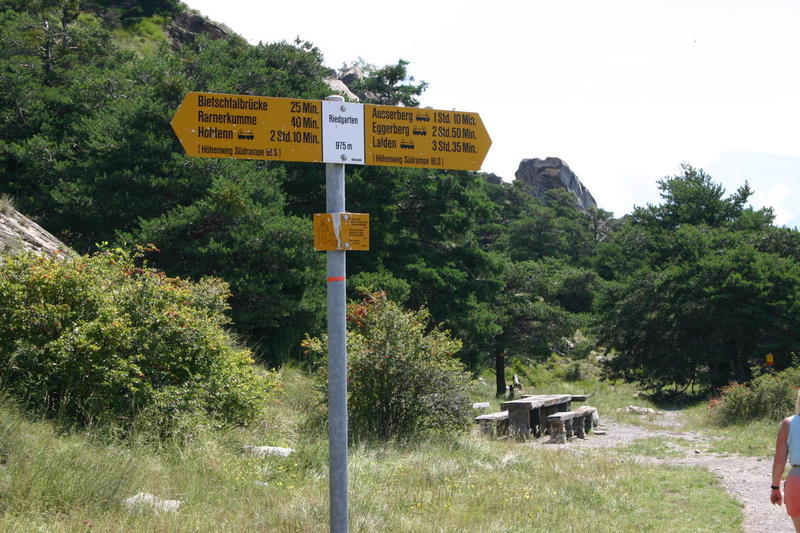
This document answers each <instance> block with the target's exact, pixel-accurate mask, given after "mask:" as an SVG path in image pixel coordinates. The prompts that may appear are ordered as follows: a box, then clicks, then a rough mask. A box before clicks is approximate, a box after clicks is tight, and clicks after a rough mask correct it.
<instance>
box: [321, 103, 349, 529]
mask: <svg viewBox="0 0 800 533" xmlns="http://www.w3.org/2000/svg"><path fill="white" fill-rule="evenodd" d="M343 102H344V98H342V97H341V96H329V97H328V98H327V99H326V101H325V102H323V117H325V118H327V116H328V113H325V111H326V109H325V108H327V107H329V106H330V105H332V104H336V105H338V106H340V110H341V107H345V104H343ZM324 131H325V129H324V128H323V132H324ZM329 131H330V130H329ZM324 137H325V135H324V133H323V145H326V144H329V143H331V141H332V139H327V140H326V139H324ZM326 141H327V142H326ZM331 144H332V143H331ZM334 146H335V145H334ZM346 147H347V146H346V145H345V148H346ZM336 156H338V158H339V161H340V162H338V163H330V162H327V161H329V160H330V159H333V158H335V157H336ZM346 158H347V155H346V154H332V155H331V156H330V157H329V158H327V159H326V164H325V196H326V203H325V209H326V210H327V212H328V213H343V212H344V210H345V209H344V163H345V161H347V159H346ZM327 254H328V449H329V455H330V459H329V462H330V466H329V490H330V496H329V500H330V528H331V529H330V530H331V533H347V530H348V503H347V501H348V498H347V318H346V305H347V277H346V254H347V252H345V251H338V250H337V251H328V252H327Z"/></svg>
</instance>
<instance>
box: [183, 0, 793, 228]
mask: <svg viewBox="0 0 800 533" xmlns="http://www.w3.org/2000/svg"><path fill="white" fill-rule="evenodd" d="M183 1H184V3H186V4H187V5H188V6H189V7H191V8H193V9H196V10H198V11H199V12H200V13H202V14H203V15H205V16H207V17H208V18H210V19H211V20H213V21H216V22H221V23H223V24H225V25H226V26H227V27H229V28H230V29H231V30H233V31H235V32H236V33H238V34H240V35H242V36H243V37H245V38H246V39H247V40H248V41H249V42H251V43H253V44H256V43H258V42H264V43H269V42H275V41H282V40H285V41H288V42H292V41H294V39H295V38H296V37H300V38H301V39H303V40H305V41H310V42H312V43H313V44H314V45H316V46H318V47H319V48H320V50H321V51H322V53H323V55H324V58H325V64H326V65H327V66H328V67H331V68H336V69H340V68H342V66H343V65H349V64H352V63H353V62H354V61H355V60H357V59H359V58H361V59H363V60H364V61H366V62H367V63H370V64H373V65H377V66H383V65H387V64H394V63H396V62H397V61H398V59H405V60H407V61H408V62H409V66H408V70H409V74H411V75H412V76H413V77H414V78H415V79H416V81H426V82H428V83H429V87H428V89H427V90H426V91H425V93H424V94H423V95H422V97H421V99H420V103H421V106H423V107H432V108H434V109H456V110H459V111H470V112H476V113H479V114H480V116H481V119H482V120H483V123H484V125H485V126H486V129H487V130H488V132H489V135H490V136H491V138H492V147H491V149H490V150H489V154H488V155H487V157H486V160H485V161H484V164H483V167H482V170H484V171H486V172H493V173H495V174H498V175H499V176H501V177H502V178H503V179H504V180H506V181H511V180H513V179H514V173H515V172H516V170H517V168H518V166H519V163H520V161H521V160H522V159H526V158H534V157H539V158H544V157H549V156H554V157H560V158H561V159H562V160H564V161H565V162H566V163H567V164H568V165H569V166H570V168H571V169H572V170H573V171H574V172H575V173H576V174H577V176H578V177H579V178H580V180H581V182H583V184H584V185H585V186H586V187H587V188H588V189H589V191H591V193H592V195H593V196H594V197H595V199H596V200H597V203H598V205H599V206H600V207H601V208H603V209H606V210H608V211H612V212H613V213H614V215H615V216H622V215H624V214H626V213H629V212H630V211H631V210H632V208H633V207H634V206H635V205H638V206H644V205H646V204H648V203H659V201H660V197H659V191H658V188H657V181H658V180H659V179H660V178H663V177H665V176H673V175H676V174H679V173H680V171H681V164H684V163H688V164H691V165H692V166H694V167H698V168H703V169H704V170H706V171H707V172H708V173H709V174H710V175H711V176H712V177H713V178H714V180H715V181H716V182H717V183H720V184H722V185H723V187H724V188H725V190H726V191H727V193H729V194H730V193H733V192H735V191H736V189H737V188H738V187H740V186H741V185H742V184H744V182H745V180H746V181H747V182H748V183H749V184H750V186H751V188H752V189H753V190H754V191H755V194H754V195H753V196H752V197H751V203H752V205H753V206H754V207H759V208H760V207H764V206H768V207H772V208H774V210H775V215H776V220H775V222H776V224H778V225H788V226H790V227H795V226H798V227H800V68H798V64H800V30H798V27H800V2H797V0H786V1H784V0H761V1H758V2H755V1H751V0H746V1H745V0H691V1H686V0H669V1H659V0H647V1H642V0H606V1H604V2H597V1H596V0H571V1H569V2H558V1H553V0H547V1H541V0H527V1H525V0H495V1H494V2H486V1H485V0H484V1H474V0H459V1H451V0H436V1H431V0H428V1H425V2H423V1H419V0H405V1H403V2H376V1H374V0H373V1H370V2H367V1H363V0H350V1H349V2H341V3H327V2H318V1H316V0H305V1H303V2H297V1H295V2H291V1H282V2H275V1H268V2H267V1H264V0H226V1H224V2H220V1H219V0H183ZM262 96H271V95H262Z"/></svg>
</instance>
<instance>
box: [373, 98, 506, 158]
mask: <svg viewBox="0 0 800 533" xmlns="http://www.w3.org/2000/svg"><path fill="white" fill-rule="evenodd" d="M491 144H492V140H491V139H490V138H489V133H488V132H487V131H486V128H485V127H484V126H483V121H481V117H480V116H479V115H478V114H477V113H465V112H462V111H443V110H439V109H419V108H412V107H390V106H376V105H369V104H367V105H365V106H364V152H365V154H364V156H365V157H364V163H365V164H367V165H382V166H399V167H424V168H442V169H451V170H480V168H481V165H482V164H483V159H484V158H485V157H486V154H487V152H488V151H489V146H491Z"/></svg>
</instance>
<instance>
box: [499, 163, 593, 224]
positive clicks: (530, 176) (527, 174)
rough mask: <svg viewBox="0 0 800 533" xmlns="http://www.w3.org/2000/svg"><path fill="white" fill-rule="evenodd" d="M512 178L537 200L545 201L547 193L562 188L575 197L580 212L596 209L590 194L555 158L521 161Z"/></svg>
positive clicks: (567, 168) (565, 165) (563, 164)
mask: <svg viewBox="0 0 800 533" xmlns="http://www.w3.org/2000/svg"><path fill="white" fill-rule="evenodd" d="M514 176H515V177H516V178H517V179H518V180H519V181H522V182H523V183H526V184H527V185H529V186H530V190H531V194H533V196H534V197H535V198H538V199H539V200H542V201H544V200H545V193H546V192H547V191H549V190H551V189H556V188H562V189H566V190H568V191H569V192H571V193H572V194H574V195H575V201H576V204H577V207H578V209H580V210H581V211H587V210H588V209H589V208H590V207H594V208H596V207H597V202H596V201H595V199H594V197H593V196H592V193H590V192H589V190H588V189H587V188H586V187H584V186H583V184H582V183H581V181H580V180H579V179H578V176H576V175H575V173H574V172H572V170H570V168H569V166H567V164H566V163H564V162H563V161H562V160H561V159H559V158H557V157H548V158H547V159H539V158H534V159H523V160H522V162H520V164H519V168H518V169H517V172H516V173H514Z"/></svg>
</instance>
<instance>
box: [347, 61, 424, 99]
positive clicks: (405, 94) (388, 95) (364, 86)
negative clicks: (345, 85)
mask: <svg viewBox="0 0 800 533" xmlns="http://www.w3.org/2000/svg"><path fill="white" fill-rule="evenodd" d="M356 66H357V67H358V68H361V69H362V71H363V72H364V79H361V80H358V81H357V82H355V83H352V84H351V86H350V87H349V88H350V90H352V91H353V92H354V93H356V94H357V95H358V96H359V97H360V98H361V101H362V102H365V103H370V104H378V105H403V106H406V107H417V106H418V105H419V100H417V98H416V97H417V96H419V95H421V94H422V93H423V92H424V91H425V89H426V88H427V87H428V84H427V83H426V82H424V81H423V82H420V83H418V84H414V83H413V82H414V77H413V76H409V75H408V69H407V67H408V61H406V60H404V59H400V60H398V61H397V63H396V64H394V65H386V66H383V67H376V66H375V65H370V64H368V63H365V62H363V61H358V62H357V63H356Z"/></svg>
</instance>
